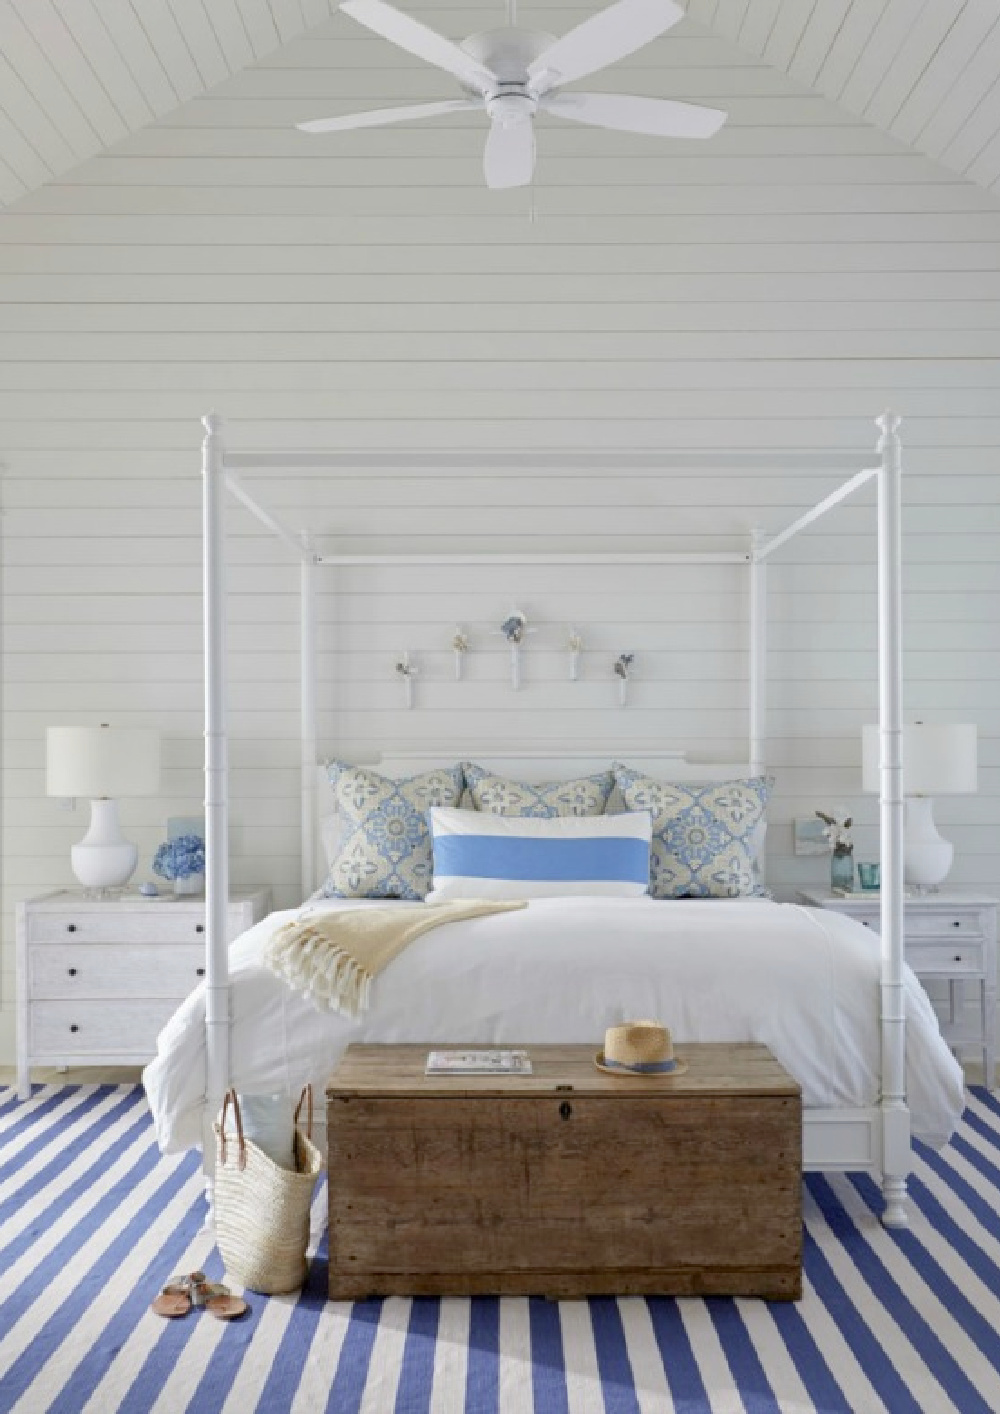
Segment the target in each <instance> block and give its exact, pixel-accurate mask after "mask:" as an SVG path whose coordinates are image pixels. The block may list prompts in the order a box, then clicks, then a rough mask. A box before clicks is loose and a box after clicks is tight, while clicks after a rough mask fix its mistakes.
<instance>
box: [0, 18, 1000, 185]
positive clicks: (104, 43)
mask: <svg viewBox="0 0 1000 1414" xmlns="http://www.w3.org/2000/svg"><path fill="white" fill-rule="evenodd" d="M403 8H405V9H406V10H407V11H408V12H409V13H411V14H413V15H414V16H416V17H419V18H421V19H422V20H424V21H425V22H426V23H428V24H431V25H434V26H436V27H437V28H439V29H440V30H441V31H442V32H443V33H446V34H448V35H449V36H451V37H453V38H456V39H461V38H464V37H465V36H466V35H467V34H469V33H472V32H473V31H475V30H481V29H483V28H489V27H491V26H492V25H496V24H500V23H502V22H503V6H502V4H501V3H500V0H489V3H485V4H484V3H478V4H476V3H471V0H450V2H449V0H435V3H433V4H432V3H431V0H415V3H412V2H411V3H407V4H406V5H405V6H403ZM596 8H599V7H598V6H595V5H586V4H582V5H581V4H580V3H578V0H535V3H532V0H523V3H522V5H521V7H520V18H521V20H522V21H523V22H529V21H530V22H531V23H532V24H533V25H535V24H537V25H538V26H539V27H541V28H550V29H552V30H554V31H555V32H557V33H562V32H564V31H566V30H567V29H569V28H570V27H571V26H572V25H573V24H575V23H579V22H580V21H581V20H583V19H584V18H586V16H587V14H588V13H590V12H592V11H593V10H594V9H596ZM333 9H335V7H334V6H333V5H332V4H331V0H0V205H10V204H11V203H12V202H15V201H17V200H18V198H19V197H22V196H23V195H25V194H26V193H27V192H29V191H32V190H34V189H36V188H38V187H40V186H43V185H44V184H45V183H47V182H49V181H51V180H52V179H53V178H55V177H58V176H61V175H63V174H65V173H67V172H70V171H71V170H73V169H74V168H75V167H76V166H78V165H79V164H80V163H82V162H84V161H86V160H87V159H88V158H90V157H94V156H96V155H98V154H99V153H102V152H105V151H107V150H108V149H109V148H113V147H115V145H116V144H118V143H121V142H122V141H123V140H124V139H127V138H128V137H129V136H130V135H131V134H132V133H134V132H136V131H138V130H139V129H141V128H144V127H147V126H149V125H150V124H153V123H156V122H158V121H161V120H164V119H166V120H168V121H169V120H170V117H171V115H172V114H174V113H175V112H176V111H177V110H178V109H180V108H182V107H183V106H184V105H185V104H187V103H188V102H190V100H192V99H194V98H196V97H199V96H201V95H203V94H205V93H207V92H209V91H212V90H217V86H218V85H220V84H224V83H225V82H226V80H229V79H232V78H233V77H234V76H235V75H238V74H240V73H241V72H242V71H244V70H246V69H248V68H250V67H251V66H253V65H254V64H256V63H258V62H259V61H261V60H266V59H268V58H271V59H272V62H273V63H277V64H278V65H279V66H280V67H282V68H286V67H287V70H288V73H287V77H288V79H289V81H290V82H291V81H292V80H293V79H294V75H295V72H296V71H300V72H303V73H305V71H308V70H309V69H320V70H322V69H324V68H325V69H326V70H327V73H326V75H325V77H326V78H328V79H329V80H331V82H332V84H333V87H331V88H323V87H322V86H321V87H320V89H319V91H317V90H316V88H315V86H313V87H312V88H310V87H309V85H308V84H306V85H305V88H306V89H307V90H308V101H307V102H306V103H305V105H304V106H302V105H298V104H289V103H283V102H281V101H280V100H281V99H283V98H284V97H285V96H286V90H283V89H282V88H281V86H280V83H279V84H277V85H275V87H274V92H273V97H274V100H275V102H274V107H275V116H276V117H277V110H278V109H281V110H282V119H284V116H285V111H284V110H288V112H287V116H288V118H289V120H290V121H299V120H302V119H306V118H309V117H310V116H313V115H314V110H315V104H316V102H317V101H323V100H328V101H330V103H331V105H332V106H333V107H335V108H337V109H339V110H341V111H343V112H348V111H350V109H351V108H352V107H356V106H358V103H359V101H369V100H370V101H372V102H373V103H382V102H384V103H386V104H391V103H396V102H405V101H407V100H410V99H414V98H417V99H420V98H423V97H424V96H434V95H431V94H427V95H425V94H424V91H423V88H422V87H421V83H422V80H421V78H420V75H419V67H420V66H419V64H418V62H417V61H416V60H411V59H409V58H408V57H407V56H405V55H404V56H402V57H401V58H399V59H396V58H395V57H393V56H391V55H388V56H387V54H386V46H384V45H383V44H381V43H380V41H379V40H378V39H377V38H376V37H374V36H366V35H364V34H358V33H356V32H355V31H356V27H354V26H352V25H351V23H350V21H349V20H348V19H347V18H346V16H342V15H338V14H332V15H331V11H332V10H333ZM687 12H688V13H687V18H686V19H685V20H683V21H682V22H681V24H679V25H678V26H677V27H676V29H674V30H672V31H671V33H670V34H669V35H665V36H664V37H663V38H662V39H660V40H657V41H655V42H654V44H653V45H651V46H650V48H649V50H648V51H647V52H646V54H645V55H644V56H643V57H641V58H638V59H637V60H636V61H635V65H634V67H630V65H629V64H625V65H623V66H622V73H621V77H620V78H619V76H618V75H615V76H614V77H611V76H609V77H608V79H607V80H606V84H607V86H608V88H609V91H614V90H616V89H617V88H618V86H619V84H622V85H623V86H624V88H628V87H630V86H634V85H635V82H636V80H638V79H641V80H642V81H643V82H644V86H645V92H646V93H647V94H648V95H649V96H651V97H656V96H661V97H662V96H673V97H688V96H689V97H690V98H691V99H693V100H695V101H697V100H698V99H702V98H703V99H705V100H706V101H708V102H711V99H712V93H711V91H710V85H709V89H707V90H705V91H704V92H702V91H699V89H698V85H697V79H698V73H697V63H695V64H693V66H692V74H691V78H692V85H691V93H690V95H681V94H677V93H672V94H669V95H666V94H665V93H664V92H663V91H661V90H662V83H660V82H659V79H660V78H661V77H663V75H662V74H659V73H658V70H659V69H660V68H661V66H662V67H663V68H664V69H665V68H667V67H668V65H667V64H666V63H665V62H664V58H665V56H666V55H667V54H668V52H669V51H668V50H667V49H666V46H668V45H676V44H678V43H684V44H687V45H690V46H696V45H697V42H698V41H699V39H702V40H703V39H704V38H705V36H706V31H711V32H713V34H714V35H715V36H718V37H719V38H721V39H724V40H726V41H727V42H728V43H729V44H731V45H734V46H735V47H736V50H737V51H741V52H742V53H743V54H745V55H747V56H752V57H753V58H755V59H763V60H764V62H765V63H767V64H769V65H771V66H772V67H773V68H775V69H776V70H778V71H781V72H784V73H786V74H787V75H788V76H789V78H790V79H792V80H793V81H794V82H795V84H796V85H797V86H801V89H802V90H804V91H808V90H811V91H812V92H814V93H816V94H818V95H822V96H823V97H825V98H829V99H832V100H834V101H835V102H836V103H838V104H839V105H840V106H841V107H842V108H843V109H844V110H845V111H846V112H847V113H850V114H852V115H854V116H855V117H857V118H859V119H862V120H863V121H864V122H866V123H871V124H872V125H874V126H875V127H878V128H880V129H882V130H883V131H884V132H885V133H887V134H888V135H890V136H891V137H893V138H895V139H898V140H899V141H900V142H901V143H904V144H907V145H908V146H910V147H911V148H913V149H914V150H916V151H918V152H921V153H923V154H924V155H926V156H929V157H931V158H933V159H935V160H936V161H939V162H941V163H942V164H943V165H944V166H945V167H946V168H948V169H950V170H951V171H952V172H954V173H957V174H958V175H960V176H963V177H966V178H968V179H969V180H970V181H972V182H975V183H977V184H978V185H980V186H982V187H985V188H988V189H990V190H991V191H993V192H997V191H1000V78H998V75H1000V0H689V3H688V6H687ZM309 31H312V33H310V35H309V39H308V40H304V39H303V36H304V35H306V33H307V32H309ZM296 41H300V42H299V43H296ZM279 51H281V52H280V53H279ZM694 53H695V50H694V48H692V54H693V55H694ZM735 57H736V56H735V55H734V60H735ZM338 77H339V78H342V79H343V81H344V82H343V85H342V86H339V85H338V84H337V82H336V81H337V79H338ZM604 86H605V85H603V84H602V87H604ZM238 89H239V83H237V90H238ZM287 92H295V86H294V83H293V84H292V87H291V89H289V90H287ZM228 95H229V90H228V89H225V88H224V89H222V90H221V91H218V92H217V96H218V97H219V98H220V99H222V100H224V99H225V98H226V97H227V96H228ZM233 96H236V94H234V95H233ZM293 108H294V112H293V111H292V109H293ZM319 111H322V109H320V110H319ZM447 121H448V122H452V121H456V120H453V119H448V120H447ZM460 121H462V122H466V121H468V119H467V118H465V117H463V118H462V119H461V120H460ZM636 141H637V142H640V143H641V142H642V139H637V140H636Z"/></svg>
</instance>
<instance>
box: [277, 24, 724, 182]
mask: <svg viewBox="0 0 1000 1414" xmlns="http://www.w3.org/2000/svg"><path fill="white" fill-rule="evenodd" d="M514 3H515V0H509V4H510V9H509V11H508V14H509V17H510V19H511V21H512V23H511V24H509V25H508V26H507V28H506V29H498V30H490V31H489V32H487V33H485V34H474V35H471V36H470V37H469V38H468V39H466V40H464V41H463V42H462V43H461V44H455V43H453V42H452V41H451V40H450V39H445V38H444V36H443V35H440V34H437V33H436V31H434V30H432V29H428V27H427V26H426V25H424V24H421V23H420V21H419V20H414V19H412V18H411V17H410V16H409V15H405V14H403V12H402V11H401V10H397V9H395V8H394V6H392V5H388V4H386V3H385V0H344V3H343V4H342V5H341V6H340V8H341V9H342V10H343V11H344V12H345V14H348V15H350V16H351V18H352V19H354V20H357V21H358V23H359V24H363V25H365V26H366V27H367V28H368V29H370V30H374V32H375V33H376V34H380V35H382V37H383V38H384V39H388V40H390V41H391V42H392V43H393V44H397V45H399V47H400V48H401V49H405V50H407V51H408V52H409V53H410V54H415V55H416V56H417V57H418V58H420V59H425V60H426V61H427V63H429V64H434V65H435V66H436V67H437V68H439V69H443V70H444V71H445V73H448V74H451V75H452V77H453V78H456V79H457V80H458V82H459V84H460V85H461V87H462V89H463V90H464V91H465V94H466V96H465V97H464V98H447V99H444V100H443V101H442V102H440V103H417V104H412V105H407V106H405V107H400V108H379V109H375V110H374V111H373V112H369V113H352V114H348V115H347V116H345V117H339V118H317V119H316V120H315V121H313V122H309V123H299V124H297V126H298V127H299V128H300V129H301V130H302V131H303V132H306V133H334V132H345V131H348V130H349V129H353V128H374V127H381V126H382V125H383V124H386V123H408V122H411V121H415V120H418V119H421V118H433V117H436V116H438V115H442V114H445V113H462V112H467V111H473V110H476V109H485V111H486V113H487V114H488V115H489V119H490V133H489V137H488V138H487V139H486V154H485V159H484V170H485V174H486V185H487V186H488V187H493V188H499V187H522V186H527V184H528V183H529V182H530V181H531V177H532V173H533V172H534V168H535V133H534V121H533V120H534V117H535V114H536V113H537V112H542V113H552V114H553V115H554V116H555V117H558V118H569V119H570V120H571V121H573V122H575V123H586V124H588V125H589V126H590V127H595V128H613V129H616V130H617V131H619V132H626V133H647V134H649V135H651V136H653V137H681V138H706V137H711V136H712V135H713V133H716V132H718V130H719V128H720V127H721V126H722V124H723V123H724V122H725V121H726V116H727V115H726V114H725V113H724V112H722V111H721V110H720V109H718V108H702V107H700V106H699V105H698V104H695V103H678V102H675V101H674V100H673V99H669V98H635V97H630V96H628V95H625V94H618V93H563V92H562V89H563V87H564V85H566V84H568V83H573V82H575V81H576V80H577V79H582V78H585V77H586V76H587V75H588V74H593V73H596V72H597V70H599V69H604V68H607V66H608V65H609V64H614V63H616V62H617V61H618V60H619V59H624V58H625V56H626V55H628V54H633V53H634V52H635V51H636V50H637V49H641V48H642V47H643V45H645V44H648V43H649V42H650V41H651V40H653V39H655V38H656V37H657V36H658V35H661V34H663V33H664V32H665V31H666V30H668V29H670V28H671V27H672V26H673V25H675V24H677V22H678V20H681V19H683V18H684V11H683V10H682V9H681V7H680V5H677V4H675V3H674V0H617V2H616V3H615V4H613V5H610V6H609V7H608V8H607V9H606V10H601V11H599V12H598V13H597V14H596V15H591V17H590V19H588V20H584V22H583V23H582V24H580V25H577V27H576V28H575V29H572V30H570V32H569V33H568V34H564V35H563V37H562V38H561V39H555V38H554V37H553V36H552V35H550V34H540V33H537V32H535V31H534V30H527V29H520V28H518V27H517V26H516V25H515V24H514V23H513V19H514V9H513V6H514Z"/></svg>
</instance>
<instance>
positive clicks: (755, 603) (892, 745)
mask: <svg viewBox="0 0 1000 1414" xmlns="http://www.w3.org/2000/svg"><path fill="white" fill-rule="evenodd" d="M878 424H879V426H880V429H881V435H880V438H879V442H878V446H877V450H876V452H875V454H874V455H873V453H872V452H871V451H858V452H853V451H836V452H812V453H803V454H797V453H788V452H779V453H774V454H770V453H762V452H753V453H738V452H664V453H645V452H640V453H628V452H626V453H619V454H616V455H613V456H612V455H610V454H605V453H601V454H595V453H589V452H566V453H530V454H529V453H516V452H514V453H512V452H505V453H468V454H462V453H443V454H440V455H437V454H431V453H425V452H421V453H371V452H362V453H349V452H299V451H291V452H281V451H273V452H272V451H263V452H261V451H235V450H231V449H230V448H229V447H228V446H227V445H226V441H225V437H224V433H223V426H222V422H221V419H220V418H219V417H217V416H216V415H214V414H212V415H209V416H207V417H205V418H204V426H205V429H206V436H205V439H204V444H203V472H204V652H205V820H206V909H207V919H206V944H205V946H206V995H205V1067H206V1086H205V1096H206V1102H205V1109H204V1115H205V1118H206V1121H207V1124H208V1125H209V1126H210V1122H211V1119H212V1117H213V1116H214V1115H215V1114H216V1113H217V1112H218V1110H219V1108H220V1107H221V1103H222V1099H223V1096H224V1094H225V1091H226V1089H227V1088H228V1086H229V1084H230V1074H231V1072H230V1026H231V1011H230V976H229V956H228V944H227V937H226V909H227V902H228V896H229V861H228V854H227V848H228V845H227V842H228V816H229V796H228V764H227V741H226V671H225V662H226V650H225V624H226V609H225V601H226V537H225V505H226V496H227V492H231V493H232V494H233V495H234V496H235V497H236V498H237V499H238V500H239V501H240V502H242V504H243V505H244V506H245V507H246V508H247V510H249V511H250V512H251V513H252V514H253V515H254V516H256V518H257V519H258V520H259V521H260V522H261V523H262V524H263V525H265V526H266V527H267V528H268V529H269V530H270V531H272V532H273V533H274V534H275V535H277V536H278V537H279V538H280V539H281V540H282V541H284V542H285V544H286V545H287V546H288V547H289V549H290V550H291V552H292V553H293V555H294V556H295V557H296V558H297V559H298V560H299V561H300V563H301V795H302V813H301V851H302V894H303V897H304V898H305V897H308V896H309V894H310V893H311V892H312V889H313V887H314V885H315V882H316V881H315V878H314V868H315V865H314V861H315V856H316V837H317V813H316V794H317V769H316V768H317V762H318V759H319V753H318V727H317V694H316V666H315V665H316V615H315V595H316V584H315V581H316V577H317V574H318V573H319V572H320V571H321V570H322V568H323V567H324V566H330V565H333V566H345V565H353V566H364V565H410V566H416V565H421V564H427V565H456V566H458V565H483V564H494V565H518V564H519V565H542V566H551V567H553V568H557V567H558V566H561V565H570V564H574V565H649V566H656V565H664V564H678V563H679V564H726V565H733V564H741V565H745V566H746V568H747V573H748V576H749V589H750V593H749V625H748V628H749V644H750V657H749V679H750V682H749V768H750V772H751V774H754V775H759V774H762V773H763V772H764V768H765V764H766V758H767V750H766V746H767V727H766V709H767V683H766V647H765V645H766V634H767V592H766V591H767V562H768V560H769V558H770V557H771V556H772V555H773V554H774V552H775V551H776V550H778V549H779V548H780V547H781V546H782V545H784V544H785V543H786V542H787V541H789V540H790V539H791V538H792V537H793V536H794V535H796V534H798V533H799V532H801V531H804V530H806V529H807V528H808V527H809V526H810V525H812V524H814V523H815V522H816V521H818V520H819V519H820V518H821V517H822V516H823V515H825V514H826V513H827V512H828V511H830V510H832V509H833V508H834V507H835V506H837V505H838V504H840V503H841V502H842V501H844V500H845V499H846V498H847V497H849V496H850V495H852V494H853V493H854V492H855V491H857V490H858V489H859V488H860V487H862V486H864V485H865V484H866V483H867V482H869V481H870V480H872V479H873V478H874V479H875V480H876V481H877V486H878V510H877V515H878V629H879V633H878V658H879V726H880V733H881V809H880V838H881V865H882V891H881V982H880V1008H879V1030H880V1045H881V1059H880V1075H881V1085H880V1095H879V1097H878V1099H877V1101H876V1103H874V1104H872V1105H869V1106H865V1107H863V1108H856V1107H855V1108H822V1109H808V1110H807V1111H806V1113H805V1129H804V1162H805V1166H806V1167H807V1168H810V1169H820V1170H823V1169H826V1170H835V1169H840V1170H844V1169H865V1170H869V1171H872V1172H875V1173H880V1174H881V1178H882V1189H883V1193H884V1197H885V1204H886V1206H885V1212H884V1218H883V1220H884V1222H885V1223H886V1224H887V1225H889V1226H904V1225H905V1224H906V1221H907V1217H906V1180H907V1174H908V1172H909V1168H910V1111H909V1108H908V1104H907V1093H906V1009H905V998H904V994H903V993H904V988H903V867H902V837H903V796H902V780H901V776H902V770H901V759H900V753H901V730H902V726H901V675H902V658H901V573H900V564H901V537H900V482H901V469H902V463H901V449H900V439H899V435H898V427H899V419H898V418H897V417H896V416H894V415H893V414H890V413H885V414H883V415H882V416H881V417H879V418H878ZM699 466H711V467H713V468H731V469H742V470H751V471H752V470H760V471H762V472H763V471H767V472H774V471H776V470H786V471H788V472H792V473H794V472H796V471H806V470H809V471H828V472H841V473H847V474H849V475H848V479H847V480H846V481H845V482H844V483H843V484H842V485H841V486H840V487H839V488H838V489H837V490H835V491H834V492H833V493H832V494H830V495H828V496H827V497H826V498H825V499H823V500H822V501H820V502H819V503H818V504H817V505H816V506H814V507H813V508H812V509H811V510H809V511H807V512H806V513H805V514H803V515H801V516H800V517H799V518H798V519H797V520H795V521H794V522H793V523H792V524H791V525H789V526H788V527H787V528H786V529H785V530H783V531H781V532H780V533H779V534H776V535H774V536H772V537H771V538H767V537H765V536H764V535H762V534H761V533H760V532H754V533H753V534H752V535H751V537H750V540H749V544H748V546H747V548H746V550H745V551H740V552H732V551H719V552H709V553H698V552H694V553H604V552H594V553H589V552H585V553H551V554H546V553H535V554H508V553H504V554H477V553H473V552H468V553H458V554H430V555H427V554H424V555H422V554H410V553H405V554H330V555H323V554H318V553H316V552H315V550H314V549H313V547H312V543H311V541H310V538H309V536H308V535H307V534H305V533H301V532H300V533H296V532H294V531H293V530H291V529H289V528H288V527H287V526H285V525H283V524H282V523H281V522H280V521H279V520H278V519H276V518H275V517H274V516H273V515H271V514H270V513H269V512H268V511H267V510H266V509H264V507H262V506H261V505H260V504H259V503H258V502H257V500H256V499H255V497H254V496H253V495H252V494H251V493H250V491H249V490H248V489H247V487H246V486H245V484H244V483H243V481H242V480H241V479H240V473H241V472H244V471H257V470H261V471H265V470H269V471H275V470H287V471H291V470H309V471H316V470H324V469H325V470H331V471H333V470H341V471H345V470H347V471H352V472H363V471H365V470H379V471H392V470H414V469H421V468H426V469H427V470H432V469H436V468H441V467H453V468H456V469H466V468H468V469H470V470H472V469H475V468H478V467H488V468H491V469H504V468H509V469H517V468H529V469H531V470H546V469H549V470H556V469H560V470H572V469H573V468H581V467H586V468H587V469H590V470H606V471H607V472H608V474H609V475H613V474H614V473H615V472H616V471H620V470H623V469H630V468H634V469H638V468H645V469H655V470H663V471H664V472H666V471H670V470H687V471H691V470H693V469H697V467H699ZM554 759H555V758H554V757H553V758H550V760H554ZM659 906H660V907H663V908H669V907H671V905H670V904H669V903H664V904H662V905H659ZM527 1039H532V1038H530V1037H529V1038H527ZM720 1039H721V1038H720ZM206 1132H207V1134H208V1136H209V1139H210V1134H211V1131H210V1128H208V1129H207V1131H206ZM211 1152H212V1145H211V1143H210V1142H209V1143H207V1144H206V1145H205V1153H206V1163H207V1164H209V1163H210V1159H209V1157H208V1156H210V1154H211Z"/></svg>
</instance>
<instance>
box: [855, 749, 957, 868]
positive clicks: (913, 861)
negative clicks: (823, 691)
mask: <svg viewBox="0 0 1000 1414" xmlns="http://www.w3.org/2000/svg"><path fill="white" fill-rule="evenodd" d="M976 746H977V740H976V726H975V723H957V722H948V723H944V724H939V723H930V722H912V723H908V724H907V725H906V726H904V727H903V750H902V762H903V795H904V797H905V799H906V813H905V817H904V823H903V866H904V878H905V880H906V883H908V884H912V885H914V886H915V887H916V888H917V889H918V890H920V891H921V892H927V891H929V890H934V889H936V888H937V887H938V885H940V884H942V883H943V882H944V880H945V879H946V878H947V877H948V871H949V869H950V868H951V862H952V859H953V857H954V854H955V847H954V845H952V844H951V843H950V842H949V841H948V840H946V839H942V837H941V836H940V835H939V834H938V830H937V826H936V825H935V823H934V812H933V802H932V797H933V796H935V795H971V794H973V793H974V792H975V791H976V789H977V782H976V774H977V749H976ZM861 777H862V786H863V788H864V789H865V790H866V791H874V792H878V791H879V789H880V783H879V729H878V727H875V726H864V727H862V729H861Z"/></svg>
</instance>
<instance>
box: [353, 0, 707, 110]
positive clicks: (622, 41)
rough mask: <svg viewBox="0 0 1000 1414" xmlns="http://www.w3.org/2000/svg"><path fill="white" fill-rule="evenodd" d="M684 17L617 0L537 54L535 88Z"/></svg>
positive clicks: (580, 71)
mask: <svg viewBox="0 0 1000 1414" xmlns="http://www.w3.org/2000/svg"><path fill="white" fill-rule="evenodd" d="M350 3H354V0H350ZM683 18H684V11H683V10H682V9H681V7H680V6H679V5H676V4H674V0H618V3H617V4H615V5H610V6H609V7H608V9H606V10H601V11H600V12H599V13H598V14H596V15H591V17H590V19H589V20H584V22H583V24H582V25H577V27H576V29H571V30H570V32H569V34H564V35H563V37H562V39H557V40H556V42H555V44H551V45H550V46H549V47H548V49H546V50H544V51H543V52H542V53H541V54H539V56H538V58H537V59H535V60H533V61H532V63H530V64H529V65H528V82H529V83H530V84H531V86H532V88H534V89H535V90H536V92H539V91H540V92H546V91H547V90H548V89H550V88H554V87H555V86H556V85H557V84H564V83H572V82H573V81H574V80H575V79H582V78H585V77H586V75H587V74H592V73H595V72H596V71H597V70H598V69H605V68H607V66H608V65H609V64H615V63H617V62H618V60H619V59H624V58H625V56H626V55H627V54H634V53H635V51H636V50H637V49H641V48H642V46H643V45H644V44H648V43H649V41H650V40H651V39H656V37H657V35H660V34H663V33H664V31H665V30H668V29H670V28H671V27H672V26H673V25H675V24H677V22H678V20H682V19H683Z"/></svg>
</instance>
